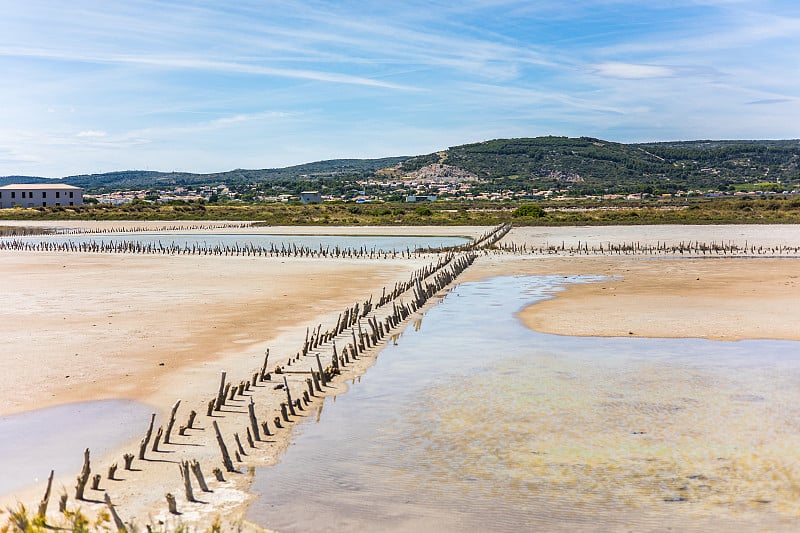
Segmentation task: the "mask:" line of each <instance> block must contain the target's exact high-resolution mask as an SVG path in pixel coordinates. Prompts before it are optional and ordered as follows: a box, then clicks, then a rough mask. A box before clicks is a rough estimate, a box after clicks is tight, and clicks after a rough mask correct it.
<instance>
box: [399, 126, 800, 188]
mask: <svg viewBox="0 0 800 533" xmlns="http://www.w3.org/2000/svg"><path fill="white" fill-rule="evenodd" d="M431 163H446V164H448V165H452V166H455V167H458V168H461V169H463V170H465V171H467V172H471V173H473V174H475V175H477V176H478V177H479V178H483V179H485V180H487V181H488V182H490V183H492V184H493V185H494V186H495V187H506V188H511V189H512V190H513V189H515V188H518V187H520V186H521V185H523V184H526V185H530V184H531V183H532V184H533V185H535V186H536V187H537V188H539V189H553V188H555V189H570V190H571V191H572V193H573V194H574V195H594V194H604V193H637V192H648V193H658V192H663V193H673V192H676V191H678V190H684V191H686V190H694V189H701V190H709V189H716V190H723V191H725V190H732V188H735V186H736V185H741V184H747V183H755V182H760V181H768V182H771V183H774V184H775V185H776V187H775V188H776V189H781V190H782V189H783V188H784V187H788V188H789V189H791V188H792V186H793V185H796V184H797V183H798V180H800V141H797V140H788V141H686V142H664V143H650V144H621V143H614V142H609V141H603V140H600V139H593V138H589V137H581V138H577V139H574V138H567V137H537V138H529V139H497V140H492V141H486V142H481V143H475V144H465V145H463V146H455V147H452V148H449V149H448V150H446V151H444V152H440V153H438V154H430V155H424V156H418V157H412V158H409V159H407V160H405V161H404V162H403V163H402V165H401V168H402V170H403V171H406V172H411V171H414V170H417V169H419V168H421V167H424V166H426V165H429V164H431Z"/></svg>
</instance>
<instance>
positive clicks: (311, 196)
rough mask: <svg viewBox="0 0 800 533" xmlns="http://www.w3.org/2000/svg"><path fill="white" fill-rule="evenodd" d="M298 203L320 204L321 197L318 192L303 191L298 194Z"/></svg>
mask: <svg viewBox="0 0 800 533" xmlns="http://www.w3.org/2000/svg"><path fill="white" fill-rule="evenodd" d="M300 202H301V203H304V204H321V203H322V195H321V194H320V193H319V191H303V192H301V193H300Z"/></svg>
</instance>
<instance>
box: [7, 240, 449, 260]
mask: <svg viewBox="0 0 800 533" xmlns="http://www.w3.org/2000/svg"><path fill="white" fill-rule="evenodd" d="M0 250H11V251H21V252H72V253H109V254H143V255H203V256H206V255H211V256H224V257H308V258H331V259H339V258H343V259H396V258H401V259H402V258H409V259H410V258H412V257H419V256H420V255H421V254H422V253H423V252H422V251H418V250H412V249H411V248H408V247H407V248H406V249H405V250H396V249H393V250H378V249H375V248H367V247H366V246H361V247H358V248H353V247H342V246H322V245H320V246H319V247H316V248H314V247H310V246H302V245H301V246H298V245H297V244H294V243H291V244H287V243H281V244H280V246H278V245H276V244H275V243H270V245H269V246H261V245H254V244H252V243H247V244H238V243H236V244H233V245H227V244H225V245H220V244H217V245H214V246H209V245H206V244H202V245H201V244H198V243H192V244H191V245H190V244H189V243H188V242H187V243H183V244H178V243H176V242H174V241H173V242H169V243H166V244H165V243H162V242H160V241H159V242H155V243H154V242H140V241H131V240H119V241H82V242H75V241H71V240H67V241H47V240H43V241H38V242H36V241H30V240H27V239H3V240H0ZM438 251H439V250H438V249H429V250H426V251H425V252H424V253H437V252H438Z"/></svg>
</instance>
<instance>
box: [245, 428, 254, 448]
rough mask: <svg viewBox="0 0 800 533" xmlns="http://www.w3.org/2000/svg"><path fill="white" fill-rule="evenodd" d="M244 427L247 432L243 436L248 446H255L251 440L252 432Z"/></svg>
mask: <svg viewBox="0 0 800 533" xmlns="http://www.w3.org/2000/svg"><path fill="white" fill-rule="evenodd" d="M246 429H247V434H246V435H245V437H246V438H247V445H248V446H250V447H251V448H255V447H256V445H255V443H254V442H253V433H252V432H251V431H250V428H246Z"/></svg>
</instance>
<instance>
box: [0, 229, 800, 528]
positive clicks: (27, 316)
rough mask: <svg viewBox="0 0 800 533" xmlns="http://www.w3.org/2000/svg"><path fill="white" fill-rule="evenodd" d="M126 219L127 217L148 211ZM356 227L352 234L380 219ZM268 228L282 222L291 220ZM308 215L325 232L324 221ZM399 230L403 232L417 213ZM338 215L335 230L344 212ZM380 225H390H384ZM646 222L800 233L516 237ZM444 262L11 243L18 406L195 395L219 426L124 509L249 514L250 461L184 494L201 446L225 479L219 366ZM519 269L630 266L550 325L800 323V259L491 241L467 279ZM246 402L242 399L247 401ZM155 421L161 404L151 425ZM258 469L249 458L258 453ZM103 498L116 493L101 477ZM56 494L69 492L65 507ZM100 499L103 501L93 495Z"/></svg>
mask: <svg viewBox="0 0 800 533" xmlns="http://www.w3.org/2000/svg"><path fill="white" fill-rule="evenodd" d="M23 224H24V223H23ZM119 224H120V226H117V227H131V225H132V224H131V223H128V222H124V223H119ZM169 224H170V223H166V225H167V226H168V225H169ZM338 229H339V230H340V231H342V232H344V233H349V234H353V233H357V231H356V230H359V231H368V230H364V229H363V228H344V229H343V228H338ZM265 230H268V231H266V232H276V231H275V228H265ZM293 230H294V229H293ZM296 230H297V232H298V233H311V231H310V230H309V228H296ZM351 230H352V231H351ZM392 230H394V231H398V232H400V231H402V228H392ZM485 230H486V228H437V230H436V231H435V232H434V231H427V228H425V229H423V228H405V233H406V234H409V233H410V234H426V233H427V234H436V235H442V234H445V235H472V236H475V235H478V234H481V233H483V232H484V231H485ZM320 231H321V232H322V233H333V232H334V228H327V227H326V228H324V229H323V230H320ZM371 231H374V232H375V234H390V231H388V230H387V231H382V229H380V228H378V229H372V230H371ZM287 233H290V231H289V230H287ZM645 238H647V239H652V240H653V241H661V242H664V241H666V240H668V239H671V240H672V241H675V242H680V241H684V242H685V241H688V240H693V241H694V240H700V241H704V242H710V241H713V240H716V241H721V240H725V241H730V240H737V242H742V243H743V242H744V241H745V240H747V241H748V242H749V243H757V244H764V245H773V244H785V245H796V244H797V243H798V240H800V239H798V229H797V228H796V227H794V226H780V227H775V226H770V227H766V228H765V227H762V226H733V227H711V226H709V227H696V228H685V227H658V228H650V227H631V228H524V229H515V230H514V231H513V232H512V233H511V234H510V235H509V236H508V237H507V238H506V241H510V240H513V241H515V242H517V243H521V242H527V243H533V242H534V241H536V240H537V239H538V240H539V241H542V242H544V241H547V242H550V243H554V242H559V243H560V242H561V241H562V240H567V239H574V240H575V241H577V240H581V241H582V242H586V241H587V240H588V241H589V242H590V244H591V243H592V242H593V241H598V242H604V243H605V242H609V241H615V242H631V241H635V240H639V241H644V240H645ZM427 262H429V259H424V260H423V259H420V260H402V261H391V260H389V261H386V260H377V261H369V260H341V259H340V260H330V259H328V260H322V261H320V260H311V259H294V258H293V259H278V258H272V259H267V258H248V257H198V256H178V257H164V256H135V255H102V254H91V255H89V254H87V255H80V254H45V253H27V254H24V253H12V252H3V253H0V275H2V279H3V280H4V282H3V289H4V290H3V292H4V293H5V295H6V296H7V302H13V304H14V305H13V306H10V305H4V306H3V307H2V315H0V338H3V339H4V343H5V345H4V348H3V354H4V372H3V374H2V376H1V377H0V400H2V401H0V413H6V414H7V413H10V412H19V411H23V410H26V409H31V408H35V407H42V406H45V405H53V404H57V403H63V402H68V401H73V400H77V399H99V398H133V399H138V400H140V401H143V402H146V403H147V404H149V405H152V406H154V410H153V411H154V412H157V413H158V414H159V420H158V421H157V424H161V423H163V421H164V415H165V413H167V412H168V410H169V407H170V406H171V405H172V403H173V402H174V401H175V400H176V399H178V398H181V399H183V402H184V403H183V404H182V406H181V410H180V414H179V420H180V422H179V423H184V422H183V421H184V420H185V417H186V413H187V412H188V409H190V408H193V409H196V410H198V412H199V413H202V416H201V417H199V419H203V420H202V421H201V423H200V425H201V426H202V427H203V428H204V429H203V430H200V431H198V432H195V434H194V435H193V436H192V439H188V438H187V439H178V440H180V441H185V444H184V445H182V446H174V445H170V446H167V447H166V448H167V450H168V452H169V454H168V455H164V456H163V457H164V458H165V460H167V461H170V462H168V463H165V464H164V465H161V466H159V465H160V463H145V465H146V467H145V468H142V469H141V471H139V472H125V473H124V474H125V475H124V476H123V477H126V478H127V480H126V481H125V482H110V481H105V480H104V481H103V483H102V484H101V486H103V487H106V488H107V490H108V492H109V494H110V495H111V496H112V498H113V499H114V501H115V503H117V504H118V506H119V507H120V509H121V511H123V518H124V519H126V520H129V519H131V518H133V519H134V520H136V522H137V523H138V524H139V525H142V524H143V523H144V522H146V521H148V520H152V519H155V520H158V519H165V518H166V517H167V516H166V514H165V505H164V503H163V495H164V493H166V492H168V491H170V492H173V493H175V494H176V495H179V508H181V509H182V510H184V511H185V514H184V515H183V516H182V517H181V519H182V520H184V521H186V522H188V523H198V524H206V525H207V524H208V523H209V522H210V520H212V519H213V516H214V515H215V514H219V513H222V514H223V515H224V516H225V517H226V518H228V519H229V520H234V521H235V520H236V519H237V518H240V517H241V516H242V512H243V504H244V503H245V502H246V501H247V500H248V498H249V497H250V496H249V495H248V493H247V486H248V483H249V475H248V474H246V473H243V474H236V475H229V476H228V478H232V479H233V482H232V483H231V482H229V483H227V484H214V483H212V488H214V490H215V492H214V493H213V494H210V495H207V494H198V495H199V496H200V497H201V499H203V500H204V501H208V502H210V503H212V504H213V505H202V504H189V503H188V502H185V501H183V500H182V493H181V492H180V490H181V489H180V478H179V476H178V474H177V468H176V466H175V465H174V464H172V462H174V461H175V460H176V459H177V458H180V457H184V456H185V457H199V458H200V460H201V463H202V464H203V466H204V468H205V469H206V477H207V479H208V478H210V477H211V476H210V475H209V474H208V469H209V468H210V466H213V465H216V464H219V458H218V455H219V452H218V450H217V448H216V446H215V444H214V443H213V436H212V435H211V433H212V432H211V430H210V425H209V424H210V421H209V420H208V419H207V418H205V417H204V414H205V412H204V411H205V409H204V405H205V402H206V401H207V400H208V398H209V397H210V396H213V393H214V391H215V390H216V387H217V384H218V382H219V371H220V370H222V369H225V370H227V371H228V372H229V376H230V378H231V379H232V380H234V381H238V380H240V379H244V378H245V377H247V376H249V375H250V374H251V373H252V372H253V371H254V370H255V369H257V368H258V366H259V364H260V360H261V359H262V358H263V355H262V354H263V351H264V349H266V348H267V347H270V349H271V350H272V351H271V353H272V354H274V355H273V358H272V359H271V361H276V362H277V361H280V362H282V363H284V362H285V360H286V359H287V357H288V356H289V355H291V354H293V353H295V352H296V351H297V350H298V349H299V348H300V347H301V346H302V340H303V337H304V334H305V328H306V326H310V325H315V324H317V323H319V322H322V323H323V324H325V325H326V326H332V325H333V324H335V322H336V315H337V314H338V312H339V311H341V310H342V308H343V307H344V306H346V305H351V304H352V303H353V302H354V301H356V300H361V299H364V298H367V297H368V296H369V294H370V293H372V294H376V296H377V295H378V294H380V288H381V287H383V286H391V285H392V284H393V283H394V282H395V281H396V280H405V279H407V278H408V275H409V274H410V272H411V271H412V270H413V269H415V268H418V267H419V266H420V265H422V264H424V263H427ZM505 274H557V275H570V274H590V275H605V276H609V277H613V278H615V279H614V280H613V281H611V280H609V281H605V282H602V283H598V284H591V285H581V286H574V287H571V288H570V289H568V290H567V291H565V292H561V293H559V294H558V297H557V298H555V299H553V300H551V301H549V302H546V303H543V304H539V305H537V306H534V307H531V308H529V309H528V310H526V311H524V312H523V313H522V314H521V315H522V316H523V319H524V320H525V321H526V323H528V324H529V325H531V326H532V327H535V328H536V329H540V330H542V331H551V332H554V333H560V334H582V335H625V336H627V335H629V332H632V333H633V334H635V335H642V336H644V335H647V336H689V337H695V336H707V337H713V338H726V339H734V338H747V337H756V338H791V339H797V338H800V335H798V333H797V331H795V325H796V324H797V323H799V322H798V319H800V306H799V305H798V304H797V303H796V302H798V301H800V299H799V298H798V296H800V292H798V291H800V288H798V284H797V283H796V281H797V276H798V275H800V261H798V260H796V259H775V260H770V259H758V260H754V259H735V260H733V259H727V260H717V259H714V260H703V259H693V260H663V259H660V260H647V259H642V258H624V257H623V258H617V257H614V258H606V257H598V258H585V257H581V258H569V257H562V258H536V257H532V256H513V255H510V254H505V255H503V254H501V255H488V256H485V257H481V258H480V259H479V260H478V261H477V262H476V264H475V265H474V266H473V267H471V268H470V269H469V270H468V271H467V272H466V274H465V276H464V277H463V278H461V280H469V279H480V278H483V277H487V276H496V275H505ZM617 277H620V279H616V278H617ZM698 277H699V278H700V280H699V281H698V280H697V279H696V278H698ZM603 287H605V288H603ZM8 295H11V296H8ZM54 295H55V297H54ZM615 295H616V296H615ZM667 334H669V335H667ZM90 347H91V348H90ZM75 354H77V355H75ZM34 361H35V364H32V362H34ZM370 362H371V360H370V359H367V358H365V359H363V360H361V361H360V362H359V365H357V366H355V367H354V368H353V369H352V370H351V371H350V373H349V374H348V375H350V376H354V375H357V374H358V373H359V372H363V370H364V369H365V368H366V366H368V365H369V364H370ZM160 363H164V366H160ZM304 364H305V363H304ZM270 366H272V365H270ZM67 375H69V376H70V377H69V378H66V377H65V376H67ZM109 378H113V379H109ZM290 379H294V381H293V383H294V385H293V386H292V388H293V390H295V391H302V390H303V389H302V380H301V379H300V378H298V377H296V376H295V377H290ZM20 383H27V384H29V385H28V386H26V387H25V394H19V392H18V391H19V384H20ZM345 387H346V385H345V384H344V383H343V382H339V384H337V385H336V388H335V389H333V390H334V392H336V393H338V392H341V391H343V390H344V388H345ZM258 394H259V396H258V403H259V405H271V406H273V407H272V408H271V409H272V410H271V411H269V412H267V413H266V414H262V413H259V417H260V418H261V419H267V420H272V417H273V416H275V415H276V411H275V408H274V406H277V405H278V403H279V402H280V401H281V399H282V398H283V397H284V396H283V394H284V393H283V392H282V391H273V390H271V389H270V388H267V387H260V388H259V390H258ZM243 408H244V404H243V403H239V404H238V409H237V410H238V411H242V410H243ZM242 416H243V415H233V414H226V416H225V417H223V418H219V420H220V423H221V424H223V425H224V424H227V425H226V426H224V432H225V433H226V438H229V437H230V435H232V432H233V431H238V432H239V433H240V434H243V432H244V427H245V425H246V415H244V416H245V418H241V417H242ZM243 420H244V421H243ZM145 427H146V420H145V421H143V422H142V432H144V429H145ZM288 434H289V432H288V431H285V430H284V431H282V432H281V433H279V434H278V435H277V437H276V438H273V439H272V442H270V443H268V444H262V445H259V450H258V451H257V452H253V453H251V457H250V458H249V461H250V462H249V463H244V466H245V467H246V465H248V464H251V465H257V464H269V463H270V462H274V461H275V460H277V457H278V455H279V453H280V450H281V449H283V447H284V446H285V445H286V443H287V441H288ZM197 444H201V446H199V447H198V446H196V445H197ZM229 444H230V443H229ZM136 447H137V442H132V443H128V444H126V445H125V446H123V447H121V448H120V449H119V450H117V451H116V452H115V453H114V454H111V455H110V456H109V457H104V458H94V459H93V461H94V462H93V464H94V465H95V466H94V468H95V471H99V472H103V471H104V470H105V468H106V467H107V465H108V464H109V463H110V462H112V460H116V461H118V462H120V463H121V460H119V459H118V458H119V457H121V454H122V453H123V452H129V451H130V452H133V451H135V449H136ZM151 455H152V454H151ZM135 465H136V463H135ZM162 466H163V467H162ZM242 470H243V472H246V468H243V469H242ZM74 475H75V473H68V474H63V475H61V476H60V477H59V478H58V482H57V484H56V486H57V487H58V486H59V483H60V484H62V485H63V486H65V487H72V486H73V485H74ZM41 490H42V487H41V486H36V487H32V488H31V489H30V490H26V491H21V492H20V493H18V494H16V495H14V496H6V497H5V498H2V499H0V508H5V507H6V506H7V505H9V504H13V503H14V502H15V501H17V500H18V499H19V500H20V501H24V502H26V503H28V506H29V507H31V506H32V505H33V504H34V503H35V502H37V501H38V498H39V497H40V495H41ZM69 492H70V493H71V492H72V489H71V488H70V489H69ZM92 492H94V491H92ZM198 492H199V491H198ZM92 497H101V493H98V494H92ZM55 503H56V502H55V501H53V502H51V509H53V508H55V507H56V505H55ZM83 507H84V509H86V508H87V507H88V508H89V509H96V508H97V507H96V506H95V507H93V506H92V505H90V504H83ZM0 520H2V515H0Z"/></svg>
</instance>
